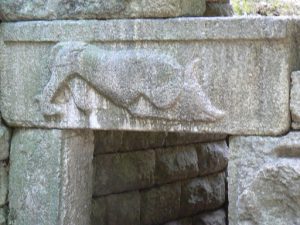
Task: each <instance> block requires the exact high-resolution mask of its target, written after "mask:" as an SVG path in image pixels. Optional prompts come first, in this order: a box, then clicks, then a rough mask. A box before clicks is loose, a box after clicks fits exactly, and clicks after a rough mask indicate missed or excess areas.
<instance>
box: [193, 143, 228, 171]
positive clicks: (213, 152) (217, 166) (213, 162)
mask: <svg viewBox="0 0 300 225" xmlns="http://www.w3.org/2000/svg"><path fill="white" fill-rule="evenodd" d="M196 149H197V154H198V168H199V176H200V175H201V176H203V175H208V174H212V173H217V172H220V171H222V170H225V169H226V167H227V164H228V157H229V156H228V146H227V144H226V142H225V141H220V142H213V143H207V144H198V145H196Z"/></svg>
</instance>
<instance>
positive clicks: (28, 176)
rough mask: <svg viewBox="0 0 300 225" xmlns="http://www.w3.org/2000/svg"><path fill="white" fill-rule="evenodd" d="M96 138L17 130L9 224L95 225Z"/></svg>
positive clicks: (82, 133) (80, 133)
mask: <svg viewBox="0 0 300 225" xmlns="http://www.w3.org/2000/svg"><path fill="white" fill-rule="evenodd" d="M92 157H93V133H92V132H88V131H61V130H25V129H24V130H23V129H21V130H16V131H15V132H14V135H13V138H12V144H11V155H10V176H9V206H10V215H9V219H10V221H9V223H10V224H11V225H19V224H22V225H32V224H39V225H67V224H68V225H69V224H76V225H86V224H90V213H91V199H92Z"/></svg>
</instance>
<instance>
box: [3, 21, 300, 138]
mask: <svg viewBox="0 0 300 225" xmlns="http://www.w3.org/2000/svg"><path fill="white" fill-rule="evenodd" d="M294 24H295V21H294V20H292V19H288V18H257V17H254V18H252V17H250V18H225V19H224V18H223V19H221V18H212V19H209V18H179V19H166V20H160V19H158V20H154V19H147V20H110V21H94V20H92V21H50V22H49V21H43V22H42V21H36V22H17V23H2V24H1V32H2V34H3V42H4V47H3V49H2V51H1V53H2V59H3V66H2V67H3V68H2V70H1V74H2V80H1V89H2V90H3V91H2V96H1V104H2V108H1V110H2V115H3V118H4V119H5V121H6V122H7V123H8V124H9V125H10V126H12V127H39V128H59V129H99V130H134V131H155V132H159V131H163V132H165V131H172V132H191V133H207V134H222V133H223V134H240V135H251V134H253V135H254V134H255V135H278V134H282V133H285V132H286V131H287V130H288V129H289V127H290V113H289V81H290V73H291V71H292V69H293V68H294V67H295V65H294V64H295V62H294V61H295V60H294V58H295V49H294V48H293V47H294V45H293V40H294V39H293V37H294V36H295V35H296V31H295V26H294ZM275 53H276V54H275Z"/></svg>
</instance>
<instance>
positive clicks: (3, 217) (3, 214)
mask: <svg viewBox="0 0 300 225" xmlns="http://www.w3.org/2000/svg"><path fill="white" fill-rule="evenodd" d="M6 221H7V207H3V208H0V225H6Z"/></svg>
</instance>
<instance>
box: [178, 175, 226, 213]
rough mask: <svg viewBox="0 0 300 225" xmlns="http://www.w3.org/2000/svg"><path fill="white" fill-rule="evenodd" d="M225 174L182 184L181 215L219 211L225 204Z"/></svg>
mask: <svg viewBox="0 0 300 225" xmlns="http://www.w3.org/2000/svg"><path fill="white" fill-rule="evenodd" d="M225 195H226V194H225V173H219V174H215V175H210V176H207V177H199V178H195V179H192V180H188V181H185V182H183V183H182V189H181V203H180V215H181V216H183V217H184V216H185V217H186V216H191V215H195V214H197V213H199V212H202V211H207V210H212V209H218V208H220V207H221V206H222V205H223V204H224V203H225Z"/></svg>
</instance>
